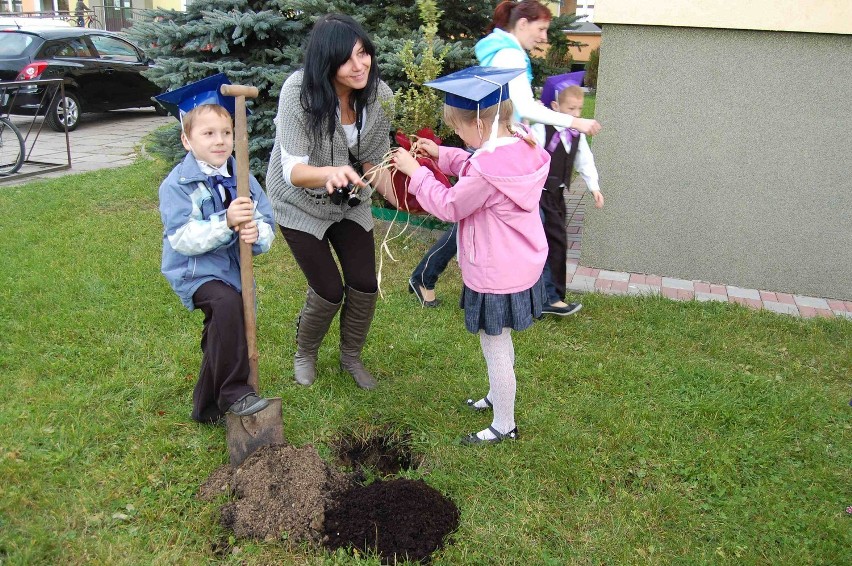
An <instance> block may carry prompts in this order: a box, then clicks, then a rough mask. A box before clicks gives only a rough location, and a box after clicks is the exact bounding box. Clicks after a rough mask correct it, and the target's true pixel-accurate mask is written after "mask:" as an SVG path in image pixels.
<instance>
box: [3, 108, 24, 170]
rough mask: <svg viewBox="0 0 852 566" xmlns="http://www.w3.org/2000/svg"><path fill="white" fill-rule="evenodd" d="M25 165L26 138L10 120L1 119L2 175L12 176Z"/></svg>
mask: <svg viewBox="0 0 852 566" xmlns="http://www.w3.org/2000/svg"><path fill="white" fill-rule="evenodd" d="M23 164H24V137H23V136H22V135H21V132H20V131H18V128H17V127H15V124H13V123H12V122H10V121H9V119H8V118H2V117H0V175H11V174H12V173H15V172H16V171H17V170H18V169H20V168H21V165H23Z"/></svg>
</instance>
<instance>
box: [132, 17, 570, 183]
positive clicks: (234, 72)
mask: <svg viewBox="0 0 852 566" xmlns="http://www.w3.org/2000/svg"><path fill="white" fill-rule="evenodd" d="M436 5H437V8H438V9H439V10H440V11H441V12H442V13H443V15H442V16H441V18H440V21H439V24H438V33H437V38H436V39H435V41H434V42H433V43H432V48H433V50H434V52H435V53H436V54H442V55H443V68H442V70H441V73H442V74H446V73H451V72H453V71H456V70H459V69H462V68H464V67H467V66H470V65H474V64H476V58H475V57H474V55H473V45H474V44H475V43H476V41H477V40H478V39H479V38H481V37H482V36H483V35H484V34H485V29H486V28H487V27H488V24H489V23H490V22H491V19H492V16H493V10H494V7H495V6H496V5H497V1H496V0H466V1H464V2H459V1H458V0H436ZM332 12H340V13H344V14H349V15H351V16H352V17H354V18H355V19H356V20H358V21H359V22H361V24H362V25H363V26H364V28H365V29H366V30H367V32H368V33H369V34H370V36H371V37H372V39H373V41H374V43H375V44H376V50H377V57H376V59H377V61H378V64H379V66H380V69H381V72H382V78H383V79H384V80H385V82H387V83H388V85H389V86H390V87H391V89H393V90H394V91H395V92H396V91H399V90H401V89H403V88H404V87H407V86H410V82H409V81H408V79H407V78H406V73H405V68H404V63H403V61H402V60H401V59H400V54H401V53H403V47H404V45H405V44H406V42H407V41H411V42H412V45H413V49H412V50H413V53H414V56H415V61H422V59H423V54H424V51H425V49H426V48H427V45H429V42H428V41H427V40H426V38H425V37H424V30H423V27H422V26H423V22H422V21H421V20H420V16H419V13H418V9H417V5H416V0H357V1H356V0H192V1H191V2H189V4H188V5H187V8H186V11H185V12H178V11H174V10H144V11H142V13H141V15H140V19H138V20H135V21H134V23H133V26H132V27H131V28H129V29H128V30H127V33H128V35H129V36H130V38H131V39H132V40H134V41H135V42H137V43H138V44H139V45H141V46H142V47H144V48H145V50H146V52H147V53H148V55H149V56H150V57H152V58H153V59H154V60H155V61H156V66H155V67H154V68H153V69H152V70H151V71H150V72H149V78H150V79H151V80H152V81H154V82H155V83H156V84H157V85H159V86H160V87H162V88H163V90H164V91H165V90H170V89H173V88H177V87H179V86H183V85H185V84H187V83H190V82H192V81H196V80H200V79H202V78H204V77H207V76H210V75H212V74H215V73H218V72H224V73H226V74H227V75H228V77H229V78H230V79H231V81H232V82H234V83H238V84H248V85H253V86H256V87H257V88H258V89H259V91H260V96H259V97H258V98H256V99H254V100H249V101H247V106H248V107H249V109H250V110H251V111H252V112H253V114H252V115H251V116H249V118H248V128H249V138H250V144H249V152H250V156H251V169H252V173H254V175H256V176H257V177H259V178H262V177H263V176H264V175H265V174H266V164H267V160H268V159H269V154H270V153H271V151H272V143H273V139H274V136H275V125H274V123H273V119H274V118H275V113H276V111H277V106H278V94H279V92H280V89H281V85H282V83H283V82H284V80H285V79H286V78H287V76H289V75H290V73H292V72H293V71H295V70H296V69H298V68H300V66H301V65H302V58H303V47H304V45H305V40H306V38H307V35H308V33H309V32H310V30H311V28H312V26H313V24H314V22H315V21H316V20H317V19H318V18H320V17H321V16H323V15H325V14H328V13H332ZM558 21H560V20H557V19H554V22H558ZM533 64H534V65H537V64H538V63H537V61H536V60H534V63H533ZM538 74H539V75H544V74H543V73H541V72H539V73H538ZM544 76H546V75H544ZM540 78H543V76H542V77H540ZM156 145H157V146H158V147H159V148H160V150H161V152H162V153H163V154H164V155H166V156H167V157H168V158H170V159H171V160H173V161H175V162H176V161H177V160H178V159H180V158H181V157H182V156H183V153H184V152H183V148H182V147H181V145H180V141H179V127H178V125H177V123H176V124H175V126H174V128H173V129H172V130H170V131H168V132H167V133H165V134H161V135H160V138H159V139H158V140H157V144H156Z"/></svg>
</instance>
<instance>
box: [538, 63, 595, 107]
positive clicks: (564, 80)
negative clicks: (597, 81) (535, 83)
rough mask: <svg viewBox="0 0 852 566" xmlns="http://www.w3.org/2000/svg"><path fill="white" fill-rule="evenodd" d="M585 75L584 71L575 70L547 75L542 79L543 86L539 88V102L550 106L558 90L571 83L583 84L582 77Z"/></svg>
mask: <svg viewBox="0 0 852 566" xmlns="http://www.w3.org/2000/svg"><path fill="white" fill-rule="evenodd" d="M585 76H586V71H575V72H573V73H565V74H564V75H553V76H552V77H548V78H547V80H545V81H544V88H542V89H541V103H542V104H544V105H545V106H547V107H550V103H551V102H553V101H554V100H556V97H557V96H558V93H559V91H560V90H563V89H566V88H568V87H569V86H572V85H576V86H581V85H582V84H583V77H585Z"/></svg>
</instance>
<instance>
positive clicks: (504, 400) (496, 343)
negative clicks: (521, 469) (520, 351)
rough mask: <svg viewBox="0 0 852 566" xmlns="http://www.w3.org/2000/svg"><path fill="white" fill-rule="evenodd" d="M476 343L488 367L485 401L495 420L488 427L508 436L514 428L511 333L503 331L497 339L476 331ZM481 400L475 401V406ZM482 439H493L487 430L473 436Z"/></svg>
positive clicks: (513, 358) (507, 330) (513, 371)
mask: <svg viewBox="0 0 852 566" xmlns="http://www.w3.org/2000/svg"><path fill="white" fill-rule="evenodd" d="M479 343H480V344H481V346H482V354H483V355H484V356H485V365H486V367H487V368H488V383H489V385H490V388H489V391H488V399H489V400H491V403H492V404H493V405H494V420H493V421H492V423H491V426H492V427H494V428H495V429H497V430H498V431H499V432H500V433H501V434H507V433H508V432H511V431H512V430H513V429H514V428H515V391H516V389H517V382H516V380H515V348H514V345H513V344H512V330H511V329H510V328H504V329H503V332H502V333H501V334H500V335H499V336H489V335H488V334H486V333H485V331H483V330H480V331H479ZM479 402H482V403H483V405H484V404H485V401H484V400H482V399H481V400H480V401H477V403H479ZM476 436H478V437H479V438H481V439H482V440H493V439H494V438H495V436H494V433H492V432H491V431H490V430H488V429H487V428H486V429H485V430H481V431H479V432H478V433H476Z"/></svg>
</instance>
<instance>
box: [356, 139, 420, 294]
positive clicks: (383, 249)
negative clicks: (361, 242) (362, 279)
mask: <svg viewBox="0 0 852 566" xmlns="http://www.w3.org/2000/svg"><path fill="white" fill-rule="evenodd" d="M416 145H417V142H416V141H415V142H414V143H413V144H412V145H411V149H410V150H409V153H410V155H411V156H412V157H415V158H416V157H417V156H416ZM393 153H394V150H390V151H388V152H387V153H386V154H385V155H384V156H383V157H382V160H381V162H380V163H378V164H377V165H376V166H375V167H373V168H372V169H370V171H369V173H365V174H364V175H363V176H362V177H361V180H363V181H364V182H366V183H367V184H369V185H370V186H372V185H373V181H375V179H376V176H377V175H378V174H379V172H381V171H387V172H388V174H389V175H390V176H391V190H393V175H394V173H396V171H397V169H396V167H394V165H393ZM410 180H411V178H410V177H407V178H406V181H405V191H404V193H403V198H402V203H401V204H402V205H403V206H404V207H405V212H408V213H409V216H408V217H407V218H406V220H405V225H404V226H403V227H402V230H400V231H399V233H398V234H396V235H395V236H393V237H391V230H392V229H393V225H394V224H395V223H396V221H397V217H398V216H399V211H400V203H399V202H397V206H396V210H395V211H394V215H393V218H392V219H391V221H390V222H389V223H388V229H387V231H386V232H385V235H384V237H383V238H382V243H381V244H380V245H379V267H378V273H377V274H376V282H377V285H378V290H379V296H380V297H381V298H382V299H384V298H385V294H384V292H382V270H383V268H384V254H387V256H388V257H389V258H390V260H391V261H394V262H396V261H397V259H396V258H395V257H393V254H392V253H391V251H390V246H388V243H389V242H392V241H393V240H395V239H397V238H399V237H400V236H402V235H403V234H404V233H405V232H406V231H407V230H408V226H409V225H410V224H411V217H410V212H411V211H410V209H409V208H408V183H409V181H410Z"/></svg>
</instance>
